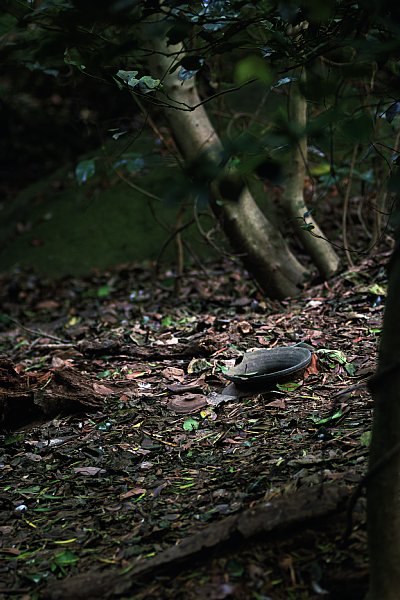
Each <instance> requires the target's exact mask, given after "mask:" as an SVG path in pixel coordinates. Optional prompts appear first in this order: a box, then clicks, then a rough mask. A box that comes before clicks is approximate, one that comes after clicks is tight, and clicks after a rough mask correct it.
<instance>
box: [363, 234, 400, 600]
mask: <svg viewBox="0 0 400 600" xmlns="http://www.w3.org/2000/svg"><path fill="white" fill-rule="evenodd" d="M399 298H400V251H399V246H398V245H397V247H396V249H395V251H394V254H393V257H392V260H391V263H390V274H389V291H388V297H387V302H386V308H385V316H384V325H383V333H382V339H381V343H380V349H379V361H378V371H377V374H376V375H375V376H374V378H373V379H372V380H371V383H370V389H371V393H372V396H373V400H374V421H373V427H372V440H371V448H370V464H369V468H370V470H371V469H374V468H375V469H376V470H377V472H376V474H375V475H373V476H372V477H371V478H370V482H369V483H368V486H367V512H368V521H367V527H368V549H369V557H370V587H369V592H368V594H367V600H398V598H399V595H400V319H399V311H398V307H399Z"/></svg>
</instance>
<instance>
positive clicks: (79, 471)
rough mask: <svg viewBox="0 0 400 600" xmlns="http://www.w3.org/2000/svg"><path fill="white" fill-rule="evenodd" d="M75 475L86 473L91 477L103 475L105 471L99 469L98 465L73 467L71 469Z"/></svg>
mask: <svg viewBox="0 0 400 600" xmlns="http://www.w3.org/2000/svg"><path fill="white" fill-rule="evenodd" d="M73 471H74V473H76V475H88V476H90V477H93V475H103V474H104V473H105V472H106V471H105V469H101V468H100V467H75V468H74V469H73Z"/></svg>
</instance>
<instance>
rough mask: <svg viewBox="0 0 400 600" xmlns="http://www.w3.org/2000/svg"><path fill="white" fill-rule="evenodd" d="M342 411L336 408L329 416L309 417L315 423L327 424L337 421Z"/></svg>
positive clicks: (341, 415)
mask: <svg viewBox="0 0 400 600" xmlns="http://www.w3.org/2000/svg"><path fill="white" fill-rule="evenodd" d="M343 415H344V413H343V411H342V410H337V411H336V412H335V413H334V414H333V415H330V416H329V417H323V418H320V417H310V419H311V421H312V422H313V423H315V425H328V424H334V423H335V421H338V420H339V419H340V418H341V417H343Z"/></svg>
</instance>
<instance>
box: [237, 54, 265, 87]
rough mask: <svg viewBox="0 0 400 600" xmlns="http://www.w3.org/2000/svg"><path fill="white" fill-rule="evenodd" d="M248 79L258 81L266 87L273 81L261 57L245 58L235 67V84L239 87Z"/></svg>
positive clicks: (251, 56)
mask: <svg viewBox="0 0 400 600" xmlns="http://www.w3.org/2000/svg"><path fill="white" fill-rule="evenodd" d="M250 79H258V80H259V81H262V83H265V84H266V85H269V84H270V83H271V82H272V80H273V75H272V73H271V71H270V69H269V67H268V65H267V64H266V62H265V60H264V59H262V58H261V56H256V55H250V56H246V58H243V59H242V60H241V61H239V62H238V63H236V65H235V81H236V83H238V84H239V85H240V84H242V83H246V81H249V80H250Z"/></svg>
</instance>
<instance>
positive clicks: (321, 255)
mask: <svg viewBox="0 0 400 600" xmlns="http://www.w3.org/2000/svg"><path fill="white" fill-rule="evenodd" d="M298 76H299V78H300V80H302V81H304V80H305V71H304V69H302V71H301V73H300V72H299V73H298ZM288 116H289V120H290V124H291V125H292V126H293V128H294V129H295V130H296V131H297V132H298V134H299V139H298V142H297V144H296V145H293V147H292V149H291V152H290V154H289V157H288V161H287V164H286V166H285V192H284V195H283V204H284V207H285V210H286V213H287V214H288V215H289V217H290V218H291V220H292V225H293V227H294V229H295V231H296V234H297V236H298V238H299V240H300V242H301V244H302V246H303V247H304V249H305V250H306V251H307V253H308V254H309V255H310V257H311V258H312V260H313V262H314V264H315V265H316V267H317V269H318V271H319V272H320V274H321V275H322V276H323V277H324V279H327V278H328V277H330V276H331V275H333V273H335V272H336V271H337V269H338V267H339V257H338V255H337V254H336V252H335V251H334V249H333V247H332V245H331V244H330V243H329V242H327V241H326V239H325V236H324V234H323V233H322V231H321V229H320V227H319V226H318V225H317V223H316V222H315V221H314V219H313V218H312V216H311V215H309V214H307V213H308V208H307V205H306V203H305V201H304V179H305V175H306V160H307V136H306V133H305V131H306V125H307V102H306V99H305V98H304V96H303V95H302V94H301V93H300V91H299V86H298V83H297V82H293V83H291V84H290V91H289V100H288ZM305 214H307V217H306V218H305V217H304V215H305ZM305 221H306V223H307V225H311V226H312V230H311V231H308V230H307V229H304V228H303V227H302V226H304V225H305Z"/></svg>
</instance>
